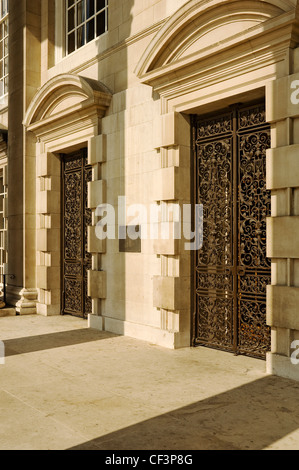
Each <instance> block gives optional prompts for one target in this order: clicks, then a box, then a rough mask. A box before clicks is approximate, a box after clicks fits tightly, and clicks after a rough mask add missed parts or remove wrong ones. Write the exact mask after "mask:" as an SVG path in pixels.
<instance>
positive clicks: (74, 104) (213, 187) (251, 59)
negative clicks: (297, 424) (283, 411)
mask: <svg viewBox="0 0 299 470" xmlns="http://www.w3.org/2000/svg"><path fill="white" fill-rule="evenodd" d="M5 5H6V2H5V1H4V0H2V6H3V8H4V9H3V11H2V20H1V21H2V24H3V22H7V23H8V25H9V29H8V44H9V48H8V58H9V75H8V76H7V74H6V72H4V65H5V64H4V61H5V56H4V55H3V69H1V70H2V75H0V80H1V83H2V89H1V90H2V97H1V104H0V123H1V128H3V133H2V134H1V135H3V139H2V141H3V145H2V143H1V142H0V145H1V153H0V172H1V175H3V185H2V186H3V191H2V193H1V194H2V199H3V200H4V205H3V207H4V211H3V222H1V224H2V225H1V227H2V228H1V227H0V229H1V230H2V231H3V240H4V241H3V246H1V247H0V249H2V250H3V256H5V257H6V258H3V259H4V261H3V269H4V270H5V271H4V272H6V273H7V275H8V276H7V286H6V291H7V299H8V302H9V303H10V304H13V305H15V306H16V310H17V312H18V313H19V314H21V315H23V314H40V315H45V316H47V315H60V314H61V313H65V314H73V315H77V316H82V317H83V318H86V319H87V320H88V324H89V326H90V327H92V328H97V329H100V330H105V331H110V332H113V333H117V334H125V335H129V336H132V337H135V338H139V339H142V340H146V341H151V342H153V343H155V344H158V345H161V346H165V347H169V348H179V347H189V346H190V345H191V346H194V345H196V344H202V345H205V346H211V347H217V348H218V347H219V348H221V349H225V350H228V351H231V352H234V353H244V354H252V355H254V356H255V355H256V353H259V354H260V353H261V354H262V355H263V357H265V358H266V364H267V370H268V372H270V373H274V374H278V375H282V376H287V377H292V378H295V379H299V369H298V367H299V366H297V365H296V361H292V360H291V359H292V357H293V356H294V352H296V346H294V345H296V343H294V341H297V340H299V320H298V318H299V315H298V304H299V302H298V300H297V297H298V298H299V243H298V241H297V235H296V234H297V232H296V230H297V225H298V224H299V189H298V188H299V164H298V162H297V158H298V155H299V104H298V102H299V99H298V100H297V95H298V97H299V93H298V94H297V88H299V48H298V47H297V46H298V44H299V23H298V14H299V13H298V9H297V3H296V1H295V0H269V1H261V0H248V1H246V2H244V1H239V0H222V1H220V0H207V1H201V0H187V1H186V0H143V1H142V0H124V1H119V0H90V1H89V0H86V1H84V0H83V1H82V0H80V1H79V0H56V1H55V0H10V1H9V13H7V12H6V10H5ZM1 38H2V41H4V38H5V34H4V29H3V32H2V37H1ZM3 54H4V52H3ZM1 60H2V59H1ZM1 70H0V72H1ZM5 70H6V69H5ZM7 83H8V88H6V86H7V85H6V84H7ZM7 131H8V132H7ZM7 136H8V137H7ZM2 147H3V150H2ZM245 160H246V164H245V163H244V162H245ZM1 175H0V177H1ZM1 184H2V183H1ZM2 186H1V187H2ZM105 204H107V205H109V207H110V208H111V207H112V208H114V210H115V217H116V224H115V227H116V228H117V230H116V236H115V237H113V236H108V235H107V234H108V233H109V234H111V233H113V229H115V227H114V226H113V223H112V222H113V221H112V222H111V219H108V218H106V220H108V223H107V225H106V237H105V236H102V237H100V236H99V234H100V233H102V232H101V231H100V227H101V220H102V222H103V219H102V217H103V216H104V215H107V208H108V206H105ZM136 205H137V206H136ZM188 207H189V208H190V207H191V210H190V211H189V212H188V211H187V210H186V212H184V208H188ZM195 207H202V208H203V213H202V219H203V220H202V223H203V244H202V246H201V245H200V247H199V249H198V250H194V249H190V246H189V248H188V245H187V244H186V242H187V241H188V240H189V238H190V237H189V238H188V236H185V237H184V236H181V237H179V236H174V233H175V230H179V231H180V232H181V234H182V233H184V235H186V233H188V229H189V231H191V232H192V231H193V232H195V233H196V229H197V228H198V227H197V225H196V221H197V217H196V216H195V214H196V212H195ZM105 208H106V212H105V211H104V209H105ZM138 209H139V210H140V212H139V214H138V215H139V217H137V216H136V212H138ZM142 211H144V212H142ZM141 212H142V213H143V218H141V217H140V213H141ZM153 213H154V214H158V216H157V218H156V219H155V224H152V223H151V219H150V217H149V215H150V214H153ZM178 214H179V215H181V217H178ZM182 214H183V215H184V216H183V217H182ZM0 215H1V214H0ZM1 220H2V219H1ZM180 224H181V225H180ZM132 226H133V227H135V229H134V230H135V232H136V233H137V235H141V236H140V237H138V236H136V237H135V239H134V240H133V239H132V238H134V237H130V236H129V235H128V233H129V231H128V230H129V228H130V227H132ZM153 226H154V228H155V229H157V233H158V236H154V237H153V236H150V235H149V234H150V233H152V232H151V229H152V228H153ZM137 227H138V230H140V231H139V232H138V230H137ZM162 227H163V230H165V229H166V232H167V233H168V236H164V235H163V234H162ZM196 227H197V228H196ZM120 228H121V229H122V230H125V232H126V239H124V240H123V239H122V237H119V236H117V235H119V234H118V230H119V229H120ZM184 228H186V231H184V230H183V229H184ZM180 229H181V230H180ZM154 232H155V230H154ZM155 233H156V232H155ZM163 233H165V232H163ZM119 238H121V240H120V239H119ZM189 241H190V240H189ZM0 265H1V263H0ZM248 345H249V346H248ZM257 345H259V346H261V347H260V348H258V347H257ZM247 346H248V347H247ZM292 355H293V356H292Z"/></svg>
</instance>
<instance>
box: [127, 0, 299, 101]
mask: <svg viewBox="0 0 299 470" xmlns="http://www.w3.org/2000/svg"><path fill="white" fill-rule="evenodd" d="M296 16H297V15H296V5H295V3H294V1H289V2H284V1H281V0H268V1H264V0H244V1H242V0H224V1H223V0H208V1H204V2H203V1H200V2H199V1H198V0H190V1H189V2H187V3H186V4H185V5H184V6H183V7H181V8H180V9H179V10H178V11H177V12H176V13H175V14H174V15H173V16H171V17H170V18H169V19H168V20H167V21H166V23H165V24H164V25H163V26H162V28H161V29H160V31H159V32H158V33H157V34H156V36H155V37H154V39H153V40H152V41H151V43H150V44H149V45H148V47H147V49H146V50H145V51H144V53H143V55H142V57H141V58H140V60H139V62H138V64H137V67H136V69H135V73H136V74H137V76H138V77H139V79H140V80H141V82H143V83H146V84H149V85H151V86H153V87H154V88H155V89H156V90H157V91H158V92H160V88H161V85H162V86H163V87H164V85H166V84H167V89H169V84H170V83H171V82H172V81H173V82H177V81H178V80H180V79H181V78H184V80H185V81H186V77H188V79H189V77H191V76H192V80H194V78H196V76H197V74H198V73H200V70H199V69H200V64H201V63H203V62H204V61H205V64H204V67H205V68H206V67H210V68H211V67H212V66H213V65H212V64H213V61H214V63H215V61H216V60H218V59H216V55H217V54H218V57H220V56H221V57H220V60H222V58H224V59H227V58H230V57H232V56H234V58H237V57H238V58H240V57H241V55H242V54H243V55H245V53H246V54H247V55H248V57H249V55H250V52H251V51H250V49H251V50H252V49H253V48H254V47H255V44H254V45H251V41H256V43H257V44H258V41H259V44H261V43H262V42H264V44H263V47H264V49H265V48H266V47H268V49H269V51H270V48H271V47H272V49H271V53H272V51H273V50H274V51H276V50H277V51H278V49H279V50H281V44H282V42H283V41H284V43H285V45H286V47H294V46H295V45H296V44H298V26H297V25H296V21H297V18H296ZM278 17H280V19H281V20H279V21H277V18H278ZM274 36H276V37H275V40H274V42H273V37H274ZM257 38H258V39H257ZM271 38H272V39H271ZM278 42H279V43H280V46H279V47H278V46H277V49H275V47H276V44H277V43H278ZM265 50H266V49H265ZM252 57H253V56H252ZM213 58H214V60H213ZM208 60H210V62H208ZM192 67H193V68H192Z"/></svg>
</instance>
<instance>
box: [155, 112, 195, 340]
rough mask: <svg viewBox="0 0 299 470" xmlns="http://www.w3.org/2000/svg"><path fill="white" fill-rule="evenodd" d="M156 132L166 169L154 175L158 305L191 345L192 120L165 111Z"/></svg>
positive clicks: (164, 324)
mask: <svg viewBox="0 0 299 470" xmlns="http://www.w3.org/2000/svg"><path fill="white" fill-rule="evenodd" d="M155 136H156V144H155V147H156V149H157V151H158V152H159V153H160V165H161V168H160V169H159V170H157V171H156V174H155V177H154V180H155V189H154V200H155V201H156V204H157V206H158V207H157V211H158V212H160V220H159V222H158V233H159V236H158V238H157V239H156V240H154V252H155V253H156V254H157V255H158V256H159V258H160V262H161V275H160V276H155V277H154V280H153V283H154V287H153V292H154V298H153V304H154V307H156V308H157V309H159V310H160V316H161V329H162V330H163V331H164V332H165V333H166V334H168V335H170V336H173V340H172V342H173V347H174V348H176V347H182V346H190V316H191V303H190V298H191V277H190V272H191V271H190V262H191V255H190V253H186V252H185V250H184V240H183V236H182V234H183V230H182V228H183V226H182V214H183V211H182V209H183V205H184V204H190V199H191V198H190V127H189V121H188V119H187V118H185V117H183V116H182V115H181V114H179V113H175V112H174V113H169V114H164V115H162V116H160V118H159V119H158V120H157V122H156V123H155ZM188 267H189V269H188Z"/></svg>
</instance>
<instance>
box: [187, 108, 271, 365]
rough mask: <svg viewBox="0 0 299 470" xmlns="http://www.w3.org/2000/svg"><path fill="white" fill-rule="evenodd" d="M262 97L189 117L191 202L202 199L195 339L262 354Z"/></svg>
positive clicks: (265, 338) (265, 272)
mask: <svg viewBox="0 0 299 470" xmlns="http://www.w3.org/2000/svg"><path fill="white" fill-rule="evenodd" d="M269 147H270V128H269V126H268V124H267V123H266V122H265V108H264V104H263V103H259V104H254V105H251V106H247V107H244V106H237V105H236V106H233V107H230V108H229V109H228V110H227V111H225V112H223V113H218V114H217V115H213V116H208V117H201V116H194V117H193V149H194V158H195V179H194V183H195V184H194V186H195V202H196V203H197V204H203V215H204V220H203V229H204V232H203V247H202V248H201V249H200V250H199V251H198V252H196V253H195V260H194V261H195V262H194V281H195V282H194V285H195V289H194V290H195V292H194V294H195V295H194V302H195V309H194V310H195V313H194V315H195V318H194V322H193V328H194V331H193V338H194V344H195V345H204V346H209V347H214V348H219V349H223V350H227V351H231V352H234V353H236V354H247V355H251V356H254V357H261V358H264V357H265V354H266V352H267V351H269V349H270V328H269V327H268V326H267V325H266V285H267V284H270V283H271V272H270V260H269V259H268V258H267V257H266V217H268V216H270V192H269V191H267V190H266V182H265V173H266V162H265V158H266V149H267V148H269Z"/></svg>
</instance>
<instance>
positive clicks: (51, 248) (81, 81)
mask: <svg viewBox="0 0 299 470" xmlns="http://www.w3.org/2000/svg"><path fill="white" fill-rule="evenodd" d="M111 98H112V95H111V92H110V91H109V90H108V89H107V88H106V87H105V86H104V85H102V84H101V83H100V82H98V81H95V80H92V79H89V78H83V77H80V76H76V75H72V74H63V75H58V76H57V77H55V78H52V79H51V80H49V81H48V82H47V83H46V84H45V85H44V86H43V87H42V88H41V89H40V90H39V91H38V92H37V94H36V96H35V97H34V99H33V100H32V102H31V104H30V106H29V108H28V110H27V113H26V116H25V119H24V125H25V127H26V130H27V133H26V138H27V139H28V140H30V141H31V148H34V149H35V152H34V153H35V158H36V179H35V182H36V216H37V226H36V245H35V246H31V247H29V248H28V249H32V250H34V251H36V266H35V268H36V288H37V291H38V301H37V302H36V301H35V303H34V306H35V304H36V308H35V309H34V308H33V305H31V308H33V310H34V312H33V310H32V311H31V313H38V314H42V315H58V314H60V312H61V160H60V154H61V153H70V152H73V151H75V150H78V149H81V148H84V147H85V148H87V152H88V163H89V164H90V165H92V181H91V182H90V183H88V206H89V208H90V209H92V213H93V216H92V219H93V226H91V227H89V232H88V248H89V252H91V253H92V270H91V271H89V272H88V293H89V296H90V297H92V304H93V307H92V308H93V313H94V314H95V315H97V313H98V309H99V302H100V299H101V298H104V297H105V287H106V286H105V272H103V271H100V253H102V252H103V251H104V250H105V246H104V245H103V243H102V242H101V241H100V240H98V239H97V238H96V237H95V233H94V232H95V225H96V221H95V215H94V212H95V209H96V206H97V205H98V204H101V203H104V202H105V198H106V194H105V191H106V185H105V181H103V180H102V179H101V176H100V166H101V163H102V162H104V160H105V136H104V135H102V134H101V119H102V117H103V116H104V115H105V112H106V110H107V108H108V107H109V105H110V102H111ZM30 176H32V175H30ZM26 177H27V178H28V177H29V175H26ZM34 242H35V241H34V240H33V242H32V243H34ZM30 291H33V289H32V290H30V289H28V290H27V289H24V292H23V304H22V300H21V302H20V304H22V305H20V308H23V309H24V308H26V305H27V307H29V305H28V301H27V303H26V299H27V300H28V298H30V294H31V292H30ZM21 313H22V312H21Z"/></svg>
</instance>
